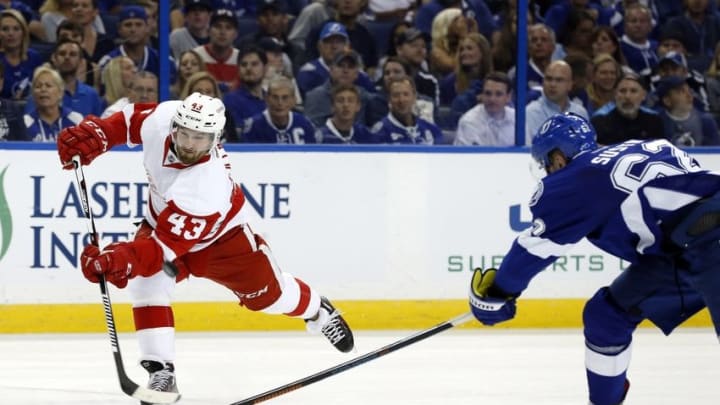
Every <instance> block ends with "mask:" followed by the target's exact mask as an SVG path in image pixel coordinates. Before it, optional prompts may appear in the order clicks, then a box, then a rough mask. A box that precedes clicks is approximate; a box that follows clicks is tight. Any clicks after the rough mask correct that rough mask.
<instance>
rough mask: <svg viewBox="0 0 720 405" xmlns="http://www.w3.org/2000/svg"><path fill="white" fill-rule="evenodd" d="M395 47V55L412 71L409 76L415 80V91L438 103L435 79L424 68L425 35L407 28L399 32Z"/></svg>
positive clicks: (425, 63) (438, 92) (437, 88)
mask: <svg viewBox="0 0 720 405" xmlns="http://www.w3.org/2000/svg"><path fill="white" fill-rule="evenodd" d="M395 49H396V52H397V56H398V57H399V58H400V59H401V60H402V61H403V63H405V64H407V65H408V66H409V67H410V71H411V72H412V74H411V76H410V77H411V78H412V79H413V80H414V82H415V86H414V87H415V89H416V90H417V93H418V94H422V95H423V96H427V97H429V98H430V99H432V100H433V105H435V106H437V105H439V104H440V89H439V86H438V82H437V79H435V77H434V76H433V75H431V74H430V73H428V72H427V70H426V69H425V66H426V65H427V61H426V60H425V58H426V57H427V44H426V41H425V35H424V34H423V33H422V32H420V31H418V30H417V29H415V28H408V29H407V30H405V31H404V32H403V33H402V34H400V36H399V38H398V42H397V43H395Z"/></svg>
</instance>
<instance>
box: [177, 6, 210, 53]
mask: <svg viewBox="0 0 720 405" xmlns="http://www.w3.org/2000/svg"><path fill="white" fill-rule="evenodd" d="M212 11H213V5H212V1H211V0H185V6H184V7H183V14H184V15H185V18H184V21H185V24H184V26H183V27H180V28H176V29H174V30H173V31H172V32H171V33H170V49H171V50H172V53H173V56H174V57H175V59H176V60H180V59H181V55H182V54H183V52H185V51H189V50H192V49H195V48H197V47H199V46H202V45H205V44H207V43H208V42H209V41H210V13H212Z"/></svg>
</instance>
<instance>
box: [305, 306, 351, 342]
mask: <svg viewBox="0 0 720 405" xmlns="http://www.w3.org/2000/svg"><path fill="white" fill-rule="evenodd" d="M305 323H306V326H307V329H308V331H310V332H311V333H318V332H321V333H322V334H323V335H325V337H326V338H327V339H328V340H329V341H330V343H332V344H333V346H335V348H336V349H338V350H340V351H341V352H343V353H347V352H349V351H351V350H352V349H353V348H354V347H355V341H354V340H353V334H352V331H351V330H350V327H349V326H348V324H347V322H345V319H343V317H342V316H341V315H340V313H339V312H338V311H337V310H336V309H335V307H334V306H333V305H332V304H331V303H330V300H328V299H327V298H325V297H320V310H319V311H318V316H317V319H315V320H309V319H306V320H305Z"/></svg>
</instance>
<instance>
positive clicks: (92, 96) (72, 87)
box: [26, 39, 103, 116]
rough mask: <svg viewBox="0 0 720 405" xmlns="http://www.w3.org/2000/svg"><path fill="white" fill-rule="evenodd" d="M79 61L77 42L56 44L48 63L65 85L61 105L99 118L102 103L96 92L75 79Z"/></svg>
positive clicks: (79, 53) (69, 41) (66, 41)
mask: <svg viewBox="0 0 720 405" xmlns="http://www.w3.org/2000/svg"><path fill="white" fill-rule="evenodd" d="M80 61H82V48H81V45H80V43H79V42H75V41H72V40H69V39H63V40H60V41H58V42H57V45H55V51H54V52H53V54H52V55H51V56H50V62H51V63H52V66H53V67H54V68H55V69H56V70H57V72H58V73H59V74H60V77H62V79H63V82H64V84H65V86H64V88H65V91H64V95H63V102H62V104H63V106H65V107H68V108H69V109H71V110H73V111H77V112H79V113H80V114H82V115H83V116H85V115H90V114H93V115H96V116H100V114H102V110H103V102H102V99H101V98H100V96H99V95H98V92H97V90H95V88H94V87H92V86H90V85H88V84H85V83H83V82H81V81H79V80H78V79H77V73H78V69H79V68H80ZM31 103H32V100H30V101H28V105H30V104H31ZM26 110H27V109H26Z"/></svg>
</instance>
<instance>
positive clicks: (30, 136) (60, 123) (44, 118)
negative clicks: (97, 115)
mask: <svg viewBox="0 0 720 405" xmlns="http://www.w3.org/2000/svg"><path fill="white" fill-rule="evenodd" d="M64 86H65V85H64V83H63V80H62V78H61V77H60V74H59V73H58V72H57V71H55V70H54V69H53V68H51V67H47V66H41V67H39V68H37V69H35V73H34V74H33V80H32V98H33V101H34V108H33V109H32V110H30V111H29V112H28V113H26V114H25V116H24V117H23V120H24V121H25V127H26V128H27V131H26V139H25V140H28V141H33V142H55V140H56V139H57V136H58V134H59V133H60V131H61V130H62V129H63V128H67V127H71V126H75V125H77V124H79V123H80V121H82V119H83V116H82V114H80V113H78V112H77V111H73V110H71V109H70V108H68V107H64V106H63V105H62V98H63V88H64Z"/></svg>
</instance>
